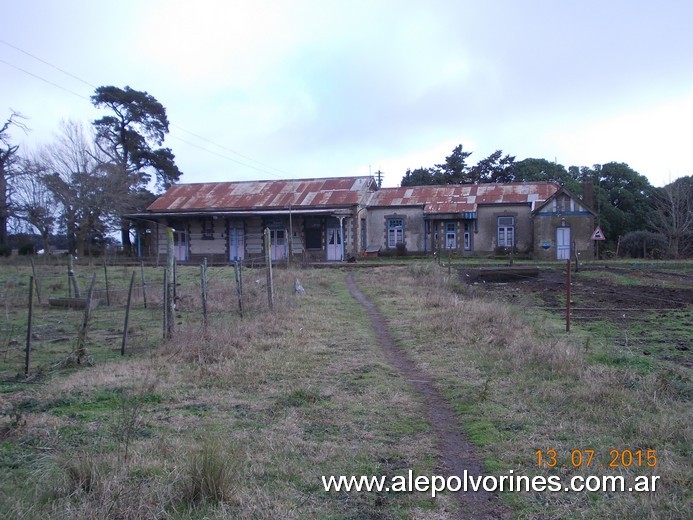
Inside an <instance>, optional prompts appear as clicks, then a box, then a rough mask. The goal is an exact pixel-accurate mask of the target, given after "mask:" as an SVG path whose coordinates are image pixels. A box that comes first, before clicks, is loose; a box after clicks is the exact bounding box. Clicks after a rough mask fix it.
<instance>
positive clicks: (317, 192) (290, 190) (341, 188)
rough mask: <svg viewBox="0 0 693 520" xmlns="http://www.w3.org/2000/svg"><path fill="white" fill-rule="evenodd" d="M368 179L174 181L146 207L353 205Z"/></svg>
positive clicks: (228, 208) (201, 208)
mask: <svg viewBox="0 0 693 520" xmlns="http://www.w3.org/2000/svg"><path fill="white" fill-rule="evenodd" d="M372 181H373V178H372V177H335V178H325V179H291V180H270V181H246V182H209V183H201V184H177V185H175V186H172V187H171V188H169V190H168V191H166V193H164V194H163V195H161V196H160V197H159V198H158V199H156V200H155V201H154V202H153V203H152V204H151V205H150V206H149V207H148V208H147V210H148V211H152V212H175V211H180V212H186V211H210V210H212V211H213V210H217V211H224V210H226V211H232V210H259V209H263V210H268V209H269V210H271V209H287V208H288V207H289V206H291V207H292V208H303V209H307V208H325V207H340V206H353V205H356V204H358V203H360V202H361V201H362V199H363V197H364V195H365V194H366V193H367V192H368V189H369V185H370V183H371V182H372Z"/></svg>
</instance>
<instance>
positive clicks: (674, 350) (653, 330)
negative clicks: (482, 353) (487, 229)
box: [460, 265, 693, 368]
mask: <svg viewBox="0 0 693 520" xmlns="http://www.w3.org/2000/svg"><path fill="white" fill-rule="evenodd" d="M460 277H461V279H462V280H464V281H465V282H467V283H468V284H470V285H474V286H475V287H478V288H480V290H482V291H484V292H486V293H489V294H492V295H493V296H494V297H495V298H500V299H501V300H504V301H506V302H509V303H515V304H520V305H522V306H523V307H525V308H530V307H536V308H541V309H543V310H546V311H548V312H551V313H554V314H556V315H560V316H561V317H563V316H565V312H566V311H565V308H566V283H567V276H566V270H565V267H562V268H556V269H540V270H539V275H538V276H533V277H525V278H517V279H516V280H515V281H512V282H504V283H487V282H484V281H483V280H481V279H479V278H478V277H477V276H475V272H474V270H466V269H462V270H461V271H460ZM570 299H571V322H572V324H573V325H581V326H585V327H591V329H592V330H595V328H596V327H607V328H610V329H611V330H612V331H618V332H617V333H613V332H612V334H613V335H612V336H611V337H610V339H611V340H612V341H613V343H615V344H620V345H623V344H627V345H628V346H633V347H637V348H638V349H639V351H640V353H641V354H644V355H646V356H649V355H651V354H655V356H656V357H657V358H658V359H660V360H665V361H668V362H673V363H675V364H678V365H681V366H685V367H688V368H693V339H692V338H691V335H690V334H689V332H690V331H689V329H687V328H685V327H682V326H681V325H680V322H682V321H683V322H685V321H686V320H687V318H686V316H687V315H690V313H691V308H692V307H693V276H692V275H691V274H690V272H686V271H683V270H673V269H672V270H666V271H665V270H655V269H650V270H645V269H634V268H626V267H611V266H608V265H607V266H594V267H588V268H587V269H585V268H581V269H580V271H579V272H577V273H575V272H571V298H570ZM677 321H678V323H679V324H678V325H677V324H676V322H677Z"/></svg>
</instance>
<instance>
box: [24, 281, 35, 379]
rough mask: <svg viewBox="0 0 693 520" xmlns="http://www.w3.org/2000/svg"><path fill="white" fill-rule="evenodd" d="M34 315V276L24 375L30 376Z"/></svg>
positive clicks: (30, 291)
mask: <svg viewBox="0 0 693 520" xmlns="http://www.w3.org/2000/svg"><path fill="white" fill-rule="evenodd" d="M33 317H34V277H33V276H30V277H29V319H28V322H27V326H26V356H25V358H24V377H28V376H29V360H30V358H31V324H32V321H33Z"/></svg>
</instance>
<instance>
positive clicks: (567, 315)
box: [565, 258, 570, 332]
mask: <svg viewBox="0 0 693 520" xmlns="http://www.w3.org/2000/svg"><path fill="white" fill-rule="evenodd" d="M565 285H566V289H565V331H566V332H570V258H568V263H567V265H566V276H565Z"/></svg>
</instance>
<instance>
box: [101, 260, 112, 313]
mask: <svg viewBox="0 0 693 520" xmlns="http://www.w3.org/2000/svg"><path fill="white" fill-rule="evenodd" d="M103 277H104V281H105V282H106V305H108V306H109V307H110V306H111V290H110V287H109V285H108V267H106V260H105V259H104V261H103Z"/></svg>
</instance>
